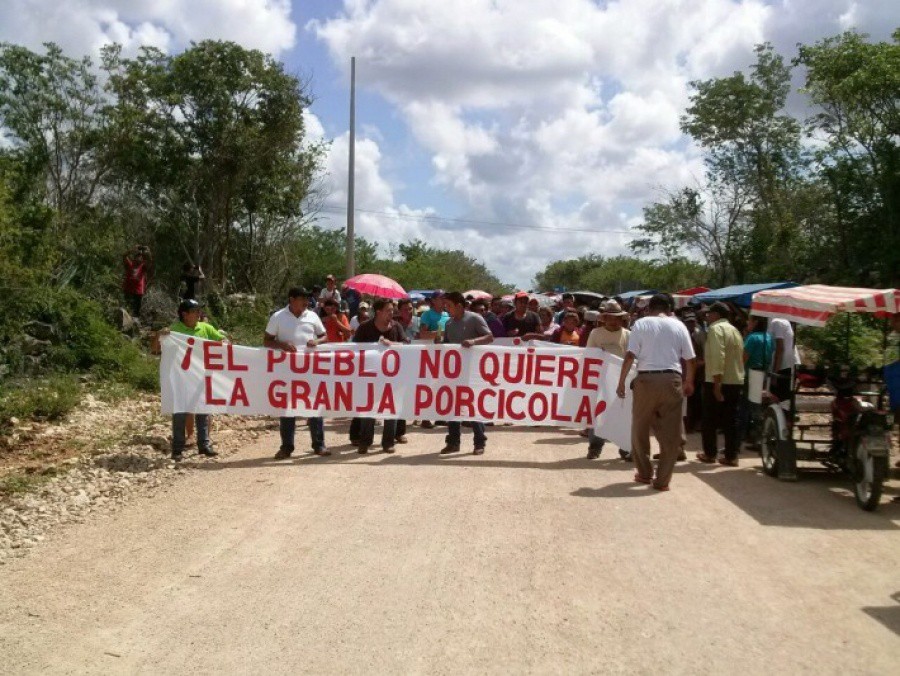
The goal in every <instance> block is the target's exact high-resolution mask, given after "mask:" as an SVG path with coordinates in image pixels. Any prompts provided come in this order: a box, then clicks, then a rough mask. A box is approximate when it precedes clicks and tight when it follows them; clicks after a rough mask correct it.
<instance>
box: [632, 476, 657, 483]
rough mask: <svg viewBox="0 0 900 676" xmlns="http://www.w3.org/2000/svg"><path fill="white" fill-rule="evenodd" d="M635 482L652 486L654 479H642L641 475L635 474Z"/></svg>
mask: <svg viewBox="0 0 900 676" xmlns="http://www.w3.org/2000/svg"><path fill="white" fill-rule="evenodd" d="M634 480H635V481H637V482H638V483H639V484H652V483H653V479H646V478H644V477H642V476H641V475H640V474H635V475H634Z"/></svg>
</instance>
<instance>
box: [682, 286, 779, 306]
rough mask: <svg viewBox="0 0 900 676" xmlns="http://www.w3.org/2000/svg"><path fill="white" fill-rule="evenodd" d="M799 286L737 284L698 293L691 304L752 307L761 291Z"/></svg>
mask: <svg viewBox="0 0 900 676" xmlns="http://www.w3.org/2000/svg"><path fill="white" fill-rule="evenodd" d="M793 286H797V283H796V282H764V283H762V284H737V285H735V286H726V287H725V288H723V289H713V290H712V291H707V292H706V293H698V294H697V295H696V296H694V297H693V299H692V300H691V303H692V304H693V303H694V302H697V303H703V304H705V305H709V304H710V303H715V302H716V301H717V300H721V301H727V302H731V303H734V304H735V305H737V306H738V307H750V302H751V301H752V300H753V294H754V293H758V292H760V291H768V290H769V289H790V288H791V287H793Z"/></svg>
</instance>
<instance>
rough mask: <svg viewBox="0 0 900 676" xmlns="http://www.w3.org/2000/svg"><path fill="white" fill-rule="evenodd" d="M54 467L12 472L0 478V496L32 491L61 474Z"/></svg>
mask: <svg viewBox="0 0 900 676" xmlns="http://www.w3.org/2000/svg"><path fill="white" fill-rule="evenodd" d="M63 473H64V471H63V470H60V469H58V468H56V467H47V468H46V469H44V470H42V471H40V472H14V473H13V474H8V475H6V476H5V477H2V478H0V498H12V497H15V496H17V495H24V494H25V493H32V492H34V491H36V490H37V489H39V488H40V487H41V486H43V485H44V484H45V483H47V482H48V481H50V479H52V478H54V477H56V476H59V475H60V474H63Z"/></svg>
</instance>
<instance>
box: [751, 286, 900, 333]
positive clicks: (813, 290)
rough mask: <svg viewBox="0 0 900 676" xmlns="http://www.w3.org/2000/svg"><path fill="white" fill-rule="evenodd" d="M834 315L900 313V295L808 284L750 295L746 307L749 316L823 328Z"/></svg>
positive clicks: (895, 291)
mask: <svg viewBox="0 0 900 676" xmlns="http://www.w3.org/2000/svg"><path fill="white" fill-rule="evenodd" d="M838 312H867V313H870V314H885V315H887V314H893V313H895V312H900V291H897V290H896V289H853V288H849V287H843V286H825V285H824V284H811V285H809V286H795V287H793V288H791V289H771V290H769V291H760V292H759V293H756V294H754V295H753V304H752V305H751V307H750V313H751V314H754V315H758V316H760V317H781V318H783V319H788V320H790V321H792V322H797V323H798V324H805V325H807V326H824V325H825V322H827V321H828V320H829V319H830V318H831V317H833V316H834V315H835V314H837V313H838Z"/></svg>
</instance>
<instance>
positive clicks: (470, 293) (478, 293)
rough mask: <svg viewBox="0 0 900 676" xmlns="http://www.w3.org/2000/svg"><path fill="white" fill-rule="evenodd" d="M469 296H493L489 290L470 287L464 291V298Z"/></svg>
mask: <svg viewBox="0 0 900 676" xmlns="http://www.w3.org/2000/svg"><path fill="white" fill-rule="evenodd" d="M469 296H472V298H474V299H475V300H490V299H491V298H493V296H492V295H491V294H489V293H488V292H487V291H481V290H480V289H469V290H468V291H465V292H463V298H468V297H469Z"/></svg>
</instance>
